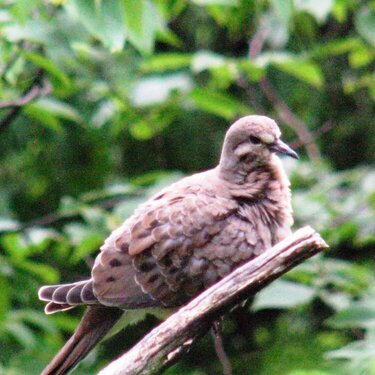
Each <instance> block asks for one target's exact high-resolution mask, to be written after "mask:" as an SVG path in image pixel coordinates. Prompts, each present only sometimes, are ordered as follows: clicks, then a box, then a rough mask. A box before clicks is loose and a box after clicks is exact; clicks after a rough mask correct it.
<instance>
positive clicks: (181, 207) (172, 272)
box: [92, 180, 238, 308]
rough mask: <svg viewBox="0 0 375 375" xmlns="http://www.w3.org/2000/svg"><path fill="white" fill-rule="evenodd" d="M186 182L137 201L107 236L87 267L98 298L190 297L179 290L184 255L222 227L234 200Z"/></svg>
mask: <svg viewBox="0 0 375 375" xmlns="http://www.w3.org/2000/svg"><path fill="white" fill-rule="evenodd" d="M188 182H189V180H187V181H184V182H183V183H182V184H180V185H178V184H177V185H172V186H171V187H170V188H169V189H167V190H166V191H164V192H162V193H161V194H159V195H158V196H156V197H154V198H153V199H152V200H151V201H149V202H147V203H146V204H144V205H142V206H141V207H140V208H139V209H138V210H137V211H136V212H135V214H134V215H133V217H132V218H131V219H130V220H128V221H126V222H125V223H124V225H123V226H122V227H120V228H119V229H117V230H116V231H115V232H114V233H113V234H112V235H111V236H110V237H109V239H108V240H107V241H106V243H105V245H104V246H103V247H102V252H101V254H100V255H99V256H98V258H97V260H96V263H95V266H94V268H93V271H92V276H93V281H94V292H95V295H96V296H97V298H98V299H99V301H100V302H101V303H103V304H105V305H111V306H121V307H123V308H132V307H133V308H134V307H140V306H147V305H148V304H150V305H152V303H151V301H153V305H157V304H161V303H162V304H164V305H167V306H172V305H179V304H180V303H182V302H185V301H186V300H187V299H189V298H188V296H186V295H185V294H186V293H185V294H184V293H182V292H181V285H182V284H183V283H184V282H185V283H186V282H189V280H188V279H187V275H186V273H187V272H186V271H187V270H186V269H185V266H186V264H187V260H188V259H189V257H190V256H191V254H192V252H193V250H194V249H199V248H202V247H204V246H205V245H206V244H207V243H208V242H209V241H210V240H211V239H212V238H213V237H214V236H215V235H217V234H218V233H219V232H220V231H221V230H222V229H223V227H224V226H225V223H226V219H227V218H228V217H229V216H230V215H232V214H233V212H235V211H236V210H237V209H238V205H237V203H236V201H234V200H232V199H229V198H225V197H223V196H222V195H219V194H218V193H217V191H216V190H217V189H216V190H215V189H212V188H209V187H207V186H204V185H202V184H189V183H188ZM193 289H194V288H193ZM193 294H196V291H195V290H192V291H191V295H193ZM190 297H191V296H190Z"/></svg>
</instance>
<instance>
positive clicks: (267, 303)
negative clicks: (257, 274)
mask: <svg viewBox="0 0 375 375" xmlns="http://www.w3.org/2000/svg"><path fill="white" fill-rule="evenodd" d="M314 295H315V289H314V288H312V287H309V286H306V285H302V284H297V283H293V282H290V281H285V280H276V281H275V282H273V283H272V284H271V285H270V286H268V287H267V288H265V289H264V290H262V291H261V292H260V293H258V294H257V296H256V299H255V302H254V304H253V306H252V308H253V309H254V310H263V309H287V308H290V307H294V306H297V305H302V304H305V303H308V302H310V301H311V300H312V298H313V297H314Z"/></svg>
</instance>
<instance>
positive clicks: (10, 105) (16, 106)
mask: <svg viewBox="0 0 375 375" xmlns="http://www.w3.org/2000/svg"><path fill="white" fill-rule="evenodd" d="M43 75H44V73H43V70H41V69H39V70H38V72H37V74H36V76H35V78H34V80H33V82H32V84H31V86H30V87H29V88H27V89H26V90H25V91H24V93H23V96H22V97H21V98H19V99H17V100H5V101H3V102H0V110H5V109H9V111H8V113H7V115H6V116H4V117H3V118H2V119H1V121H0V132H1V131H2V130H5V129H6V128H7V127H8V126H9V125H10V124H11V123H12V122H13V120H15V118H16V117H17V116H18V115H19V114H20V112H21V110H22V107H23V106H25V105H26V104H28V103H30V102H31V101H33V100H34V99H35V98H37V97H39V96H45V95H47V94H49V93H50V92H51V91H52V86H51V84H50V83H49V82H48V81H44V82H42V81H43Z"/></svg>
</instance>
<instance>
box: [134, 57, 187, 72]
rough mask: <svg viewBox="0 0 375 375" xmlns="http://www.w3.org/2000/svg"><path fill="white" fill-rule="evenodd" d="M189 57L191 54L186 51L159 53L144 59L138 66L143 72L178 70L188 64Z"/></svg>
mask: <svg viewBox="0 0 375 375" xmlns="http://www.w3.org/2000/svg"><path fill="white" fill-rule="evenodd" d="M191 58H192V57H191V55H190V54H187V53H159V54H157V55H154V56H152V57H149V58H148V59H146V60H145V61H144V62H143V63H142V64H141V67H140V68H141V70H142V71H143V72H145V73H163V72H166V71H168V70H179V69H182V68H187V67H188V66H189V65H190V62H191Z"/></svg>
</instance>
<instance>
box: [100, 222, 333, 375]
mask: <svg viewBox="0 0 375 375" xmlns="http://www.w3.org/2000/svg"><path fill="white" fill-rule="evenodd" d="M327 247H328V245H327V244H326V243H325V242H324V240H323V239H322V238H321V237H320V235H319V234H318V233H317V232H315V231H314V229H312V228H311V227H308V226H307V227H304V228H302V229H299V230H298V231H297V232H295V233H294V234H293V235H291V236H289V237H288V238H286V239H285V240H283V241H281V242H280V243H278V244H277V245H275V246H274V247H272V249H270V250H269V251H266V252H265V253H263V254H261V255H260V256H258V257H257V258H256V259H254V260H252V261H250V262H248V263H246V264H244V265H243V266H241V267H239V268H237V269H236V270H235V271H233V272H232V273H231V274H230V275H228V276H226V277H225V278H224V279H222V280H221V281H220V282H218V283H217V284H215V285H213V286H212V287H210V288H209V289H207V290H206V291H204V292H203V293H202V294H200V295H199V296H198V297H196V298H195V299H194V300H193V301H191V302H189V304H187V305H186V306H184V307H182V308H181V309H180V310H178V311H177V312H176V313H175V314H173V315H172V316H171V317H169V318H168V319H167V320H166V321H165V322H163V323H162V324H160V325H159V326H158V327H156V328H155V329H154V330H152V331H151V332H150V333H149V334H147V335H146V336H145V337H144V338H143V339H142V340H141V341H140V342H138V344H136V345H135V346H134V347H133V348H132V349H130V350H129V351H128V352H127V353H125V354H123V355H122V356H121V357H120V358H118V359H117V360H115V361H113V362H112V363H111V364H109V365H108V366H107V367H105V368H104V369H103V370H101V371H100V372H99V375H136V374H137V375H140V374H142V375H145V374H156V373H160V371H161V370H162V369H165V368H167V367H169V366H170V365H171V364H172V363H173V361H175V360H176V358H177V357H178V356H180V355H181V354H182V353H184V352H185V351H186V350H187V349H188V348H189V347H190V346H191V344H192V343H193V341H194V340H195V339H196V338H197V337H199V336H202V335H203V334H205V333H206V332H207V331H208V329H209V328H210V327H211V325H212V323H213V322H214V320H215V319H217V318H218V317H219V316H221V315H222V314H224V313H225V312H226V311H228V310H230V309H231V308H232V307H233V306H235V305H236V304H238V303H239V301H241V300H242V299H245V298H246V297H248V296H250V295H253V294H254V293H256V292H258V291H259V290H261V289H262V288H264V287H265V286H266V285H268V284H269V283H270V282H271V281H273V280H275V279H276V278H278V277H280V276H281V275H283V274H284V273H286V272H287V271H288V270H290V269H291V268H293V267H295V266H296V265H298V264H300V263H301V262H302V261H304V260H305V259H307V258H310V257H312V256H313V255H315V254H317V253H318V252H320V251H322V250H324V249H326V248H327Z"/></svg>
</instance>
